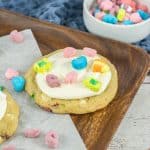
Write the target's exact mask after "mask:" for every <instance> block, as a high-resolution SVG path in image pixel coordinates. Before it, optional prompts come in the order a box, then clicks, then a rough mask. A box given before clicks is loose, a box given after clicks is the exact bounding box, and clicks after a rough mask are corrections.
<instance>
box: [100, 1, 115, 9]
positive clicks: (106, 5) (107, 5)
mask: <svg viewBox="0 0 150 150" xmlns="http://www.w3.org/2000/svg"><path fill="white" fill-rule="evenodd" d="M113 5H114V4H113V2H112V1H110V0H105V1H102V2H101V5H100V8H101V9H102V10H104V11H107V10H111V9H112V8H113Z"/></svg>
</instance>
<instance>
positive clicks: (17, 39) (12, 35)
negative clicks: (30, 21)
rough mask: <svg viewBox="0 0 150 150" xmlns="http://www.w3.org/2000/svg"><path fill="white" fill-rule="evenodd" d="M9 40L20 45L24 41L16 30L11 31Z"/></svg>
mask: <svg viewBox="0 0 150 150" xmlns="http://www.w3.org/2000/svg"><path fill="white" fill-rule="evenodd" d="M10 38H11V39H12V41H14V42H16V43H21V42H23V41H24V37H23V34H22V33H21V32H18V31H17V30H13V31H11V32H10Z"/></svg>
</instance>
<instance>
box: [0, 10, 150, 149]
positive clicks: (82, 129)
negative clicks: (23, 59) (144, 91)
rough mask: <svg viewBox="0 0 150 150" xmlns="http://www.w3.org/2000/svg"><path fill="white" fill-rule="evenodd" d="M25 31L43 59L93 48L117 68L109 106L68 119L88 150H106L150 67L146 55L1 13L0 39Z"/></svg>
mask: <svg viewBox="0 0 150 150" xmlns="http://www.w3.org/2000/svg"><path fill="white" fill-rule="evenodd" d="M26 28H31V29H32V31H33V33H34V35H35V37H36V39H37V41H38V44H39V46H40V49H41V51H42V54H43V55H44V54H48V53H49V52H51V51H53V50H56V49H60V48H64V47H67V46H73V47H76V48H83V47H92V48H95V49H97V50H98V53H100V54H102V55H104V56H105V57H107V58H108V59H110V61H111V62H112V63H113V64H114V65H115V66H116V68H117V70H118V75H119V90H118V93H117V95H116V97H115V99H114V100H113V101H112V103H111V104H109V105H108V106H107V107H106V108H104V109H102V110H99V111H97V112H95V113H90V114H85V115H71V117H72V119H73V121H74V123H75V125H76V127H77V129H78V131H79V133H80V135H81V137H82V138H83V140H84V142H85V144H86V147H87V149H88V150H104V149H107V146H108V143H109V142H110V140H111V138H112V136H113V134H114V132H115V131H116V129H117V127H118V126H119V124H120V122H121V120H122V118H123V117H124V115H125V112H126V111H127V109H128V107H129V106H130V104H131V102H132V99H133V97H134V95H135V93H136V92H137V90H138V88H139V86H140V84H141V83H142V81H143V79H144V78H145V76H146V74H147V71H148V67H149V66H150V59H149V57H148V55H147V54H146V53H145V52H144V50H142V49H140V48H136V47H133V46H131V45H128V44H124V43H121V42H117V41H114V40H109V39H105V38H102V37H97V36H94V35H91V34H89V33H85V32H80V31H78V30H73V29H70V28H66V27H63V26H58V25H54V24H51V23H48V22H43V21H38V20H36V19H33V18H30V17H25V16H23V15H19V14H16V13H12V12H9V11H6V10H0V36H2V35H5V34H9V32H10V31H11V30H14V29H18V30H23V29H26ZM110 34H111V33H110Z"/></svg>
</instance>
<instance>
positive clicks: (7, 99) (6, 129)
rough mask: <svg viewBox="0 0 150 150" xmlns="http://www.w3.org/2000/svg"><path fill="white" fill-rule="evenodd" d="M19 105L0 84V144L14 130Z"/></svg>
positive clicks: (16, 124) (16, 123)
mask: <svg viewBox="0 0 150 150" xmlns="http://www.w3.org/2000/svg"><path fill="white" fill-rule="evenodd" d="M18 118H19V106H18V104H17V103H16V101H15V100H14V99H13V98H12V96H11V95H10V94H9V93H8V91H7V90H6V89H4V88H3V87H2V86H0V144H1V143H3V142H4V141H5V140H7V139H8V138H10V137H11V136H12V135H13V134H14V133H15V131H16V129H17V126H18Z"/></svg>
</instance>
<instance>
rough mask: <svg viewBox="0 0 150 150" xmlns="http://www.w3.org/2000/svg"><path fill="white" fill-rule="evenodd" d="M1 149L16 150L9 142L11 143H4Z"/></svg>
mask: <svg viewBox="0 0 150 150" xmlns="http://www.w3.org/2000/svg"><path fill="white" fill-rule="evenodd" d="M2 150H16V147H15V145H13V144H11V145H6V146H4V147H3V148H2Z"/></svg>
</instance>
